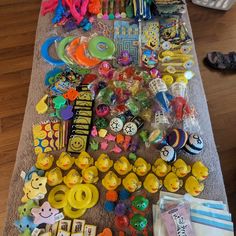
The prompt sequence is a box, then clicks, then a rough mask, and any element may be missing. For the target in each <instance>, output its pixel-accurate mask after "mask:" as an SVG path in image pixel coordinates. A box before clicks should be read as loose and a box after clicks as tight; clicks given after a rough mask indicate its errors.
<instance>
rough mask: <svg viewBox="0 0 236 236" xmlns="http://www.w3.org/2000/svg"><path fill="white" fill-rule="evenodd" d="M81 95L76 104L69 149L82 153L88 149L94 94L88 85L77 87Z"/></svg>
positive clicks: (69, 150)
mask: <svg viewBox="0 0 236 236" xmlns="http://www.w3.org/2000/svg"><path fill="white" fill-rule="evenodd" d="M77 91H78V92H79V95H78V97H77V99H76V101H75V104H74V118H73V121H72V126H71V131H70V136H69V141H68V146H67V151H68V152H72V153H80V152H82V151H86V148H87V145H88V141H89V135H90V129H91V124H92V116H93V96H92V93H91V91H90V90H89V89H88V86H87V85H81V86H79V87H78V88H77Z"/></svg>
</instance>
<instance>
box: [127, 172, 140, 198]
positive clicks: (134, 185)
mask: <svg viewBox="0 0 236 236" xmlns="http://www.w3.org/2000/svg"><path fill="white" fill-rule="evenodd" d="M122 184H123V186H124V188H125V189H126V190H127V191H129V192H131V193H133V192H135V191H136V190H138V189H139V188H140V187H141V186H142V182H140V181H139V179H138V177H137V175H136V174H135V173H133V172H131V173H129V174H128V175H127V176H126V177H125V178H124V179H123V181H122Z"/></svg>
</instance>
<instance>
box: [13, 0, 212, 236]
mask: <svg viewBox="0 0 236 236" xmlns="http://www.w3.org/2000/svg"><path fill="white" fill-rule="evenodd" d="M151 6H153V8H152V7H151ZM184 9H185V5H184V3H183V2H182V1H172V0H170V1H166V0H161V1H154V2H152V1H143V0H139V1H136V0H134V1H125V0H121V1H119V0H115V1H114V0H110V1H108V0H86V1H80V0H64V1H62V0H47V1H44V2H43V7H42V13H43V14H46V13H52V12H54V15H52V23H53V26H59V25H60V26H63V28H64V30H65V31H67V32H69V33H62V34H61V35H59V36H58V35H55V36H51V37H49V38H48V39H45V42H44V43H43V44H42V47H41V55H42V58H43V59H44V60H45V63H49V64H51V65H52V68H51V70H50V71H48V72H47V73H46V75H45V81H44V84H45V91H44V94H42V98H41V99H40V100H39V101H38V103H37V104H36V107H35V112H37V113H38V114H39V116H40V115H44V116H42V117H45V116H46V117H48V118H46V119H45V118H42V121H41V122H40V123H38V124H33V128H32V135H33V141H34V142H33V143H34V150H35V155H36V158H35V165H34V166H33V167H32V168H31V169H30V170H27V171H26V173H25V172H22V174H21V176H22V178H23V181H24V188H23V197H22V198H21V201H22V205H21V206H19V209H18V211H19V219H18V220H17V221H16V222H15V225H16V227H17V228H18V229H19V231H20V235H22V236H23V235H24V236H26V235H44V236H50V235H57V236H59V235H74V236H75V235H77V236H78V235H84V236H86V235H90V236H93V235H96V226H97V228H98V229H99V230H101V227H102V229H103V228H104V231H103V232H102V233H100V234H99V235H106V236H107V235H112V233H115V232H116V231H117V232H119V235H137V234H138V233H141V234H142V235H149V234H152V230H153V229H152V217H151V211H150V209H151V208H150V205H151V204H153V203H154V202H155V201H156V200H157V199H158V193H159V190H160V189H162V190H165V191H169V192H177V191H178V190H180V189H182V192H184V191H185V192H187V193H189V194H191V195H192V196H198V195H199V194H201V192H202V191H203V190H204V181H207V180H206V179H207V177H208V175H209V170H208V167H206V166H205V165H204V163H203V162H202V161H200V160H199V158H198V157H199V156H200V155H201V152H202V151H204V148H208V147H207V146H205V145H204V140H203V139H202V138H201V132H202V131H201V129H200V125H199V124H198V118H197V111H196V109H195V108H194V106H193V105H192V103H191V94H189V92H188V83H191V79H197V78H194V72H193V71H192V66H193V65H194V59H193V55H192V54H191V49H192V45H191V37H190V36H189V35H188V32H187V29H186V27H185V23H184V21H183V18H182V13H183V10H184ZM96 15H97V17H96V18H95V16H96ZM119 18H122V20H121V19H119ZM107 19H109V20H110V21H104V20H107ZM144 20H145V21H144ZM92 23H93V24H94V28H96V27H97V26H100V27H101V26H103V27H104V26H105V25H107V27H108V28H111V29H112V30H111V32H112V34H110V33H109V34H105V36H104V35H98V32H101V31H99V30H98V31H96V30H95V31H96V32H93V30H94V28H93V29H91V27H92ZM79 27H82V28H83V30H86V31H88V30H91V34H90V35H89V36H88V35H86V37H84V36H82V33H81V29H79ZM53 45H54V46H55V48H56V50H55V52H56V53H55V54H54V55H52V52H51V50H50V48H51V46H53ZM105 192H106V193H105ZM103 193H105V197H104V194H103ZM101 198H104V199H102V202H103V203H104V204H100V200H101ZM91 208H93V209H96V208H99V211H104V212H106V213H107V217H109V219H110V221H112V225H113V227H112V228H110V229H109V228H108V226H104V225H103V223H102V222H101V225H100V226H99V225H96V226H94V225H86V224H85V222H84V221H83V216H84V215H86V213H87V212H89V211H93V210H91ZM64 218H65V219H64ZM72 220H73V226H72V227H71V225H72ZM90 220H91V222H89V223H92V222H93V219H92V218H91V219H90ZM101 221H102V219H101Z"/></svg>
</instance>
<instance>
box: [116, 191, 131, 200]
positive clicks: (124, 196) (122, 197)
mask: <svg viewBox="0 0 236 236" xmlns="http://www.w3.org/2000/svg"><path fill="white" fill-rule="evenodd" d="M129 197H130V192H128V191H127V190H126V189H122V190H120V192H119V199H120V200H126V199H128V198H129Z"/></svg>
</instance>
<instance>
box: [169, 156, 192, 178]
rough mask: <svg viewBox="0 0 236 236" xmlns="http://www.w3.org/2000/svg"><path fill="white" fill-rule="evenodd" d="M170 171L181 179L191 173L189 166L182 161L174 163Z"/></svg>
mask: <svg viewBox="0 0 236 236" xmlns="http://www.w3.org/2000/svg"><path fill="white" fill-rule="evenodd" d="M172 171H173V172H174V173H175V174H176V175H177V176H178V177H180V178H183V177H185V176H186V175H187V174H188V173H189V172H190V171H191V166H189V165H187V164H186V163H185V162H184V161H183V160H182V159H178V160H177V161H176V162H174V164H173V166H172Z"/></svg>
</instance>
